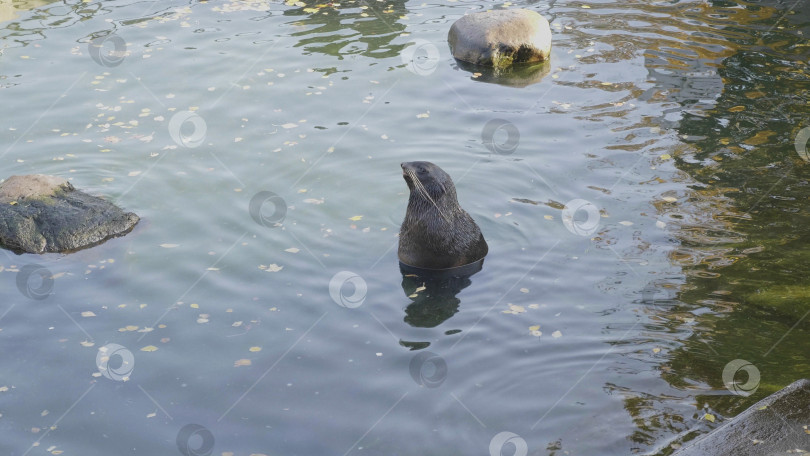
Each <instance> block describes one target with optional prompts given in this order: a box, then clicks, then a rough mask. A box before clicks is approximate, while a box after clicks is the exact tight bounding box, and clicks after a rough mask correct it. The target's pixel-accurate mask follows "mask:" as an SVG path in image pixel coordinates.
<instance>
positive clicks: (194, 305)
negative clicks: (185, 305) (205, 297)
mask: <svg viewBox="0 0 810 456" xmlns="http://www.w3.org/2000/svg"><path fill="white" fill-rule="evenodd" d="M189 307H191V308H192V309H199V308H200V305H199V304H197V303H196V302H195V303H191V304H189Z"/></svg>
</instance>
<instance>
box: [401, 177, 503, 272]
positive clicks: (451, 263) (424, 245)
mask: <svg viewBox="0 0 810 456" xmlns="http://www.w3.org/2000/svg"><path fill="white" fill-rule="evenodd" d="M402 175H403V177H404V179H405V182H406V183H407V184H408V188H409V189H410V190H411V196H410V198H409V199H408V210H407V212H406V213H405V220H404V221H403V222H402V227H401V228H400V231H399V261H401V262H403V263H405V264H407V265H410V266H415V267H418V268H426V269H446V268H453V267H456V266H463V265H465V264H469V263H472V262H474V261H478V260H480V259H481V258H484V256H486V254H487V252H488V251H489V247H488V246H487V242H486V241H485V240H484V236H483V235H482V234H481V230H480V229H479V228H478V225H476V224H475V221H474V220H473V219H472V217H470V214H468V213H467V212H466V211H464V209H462V208H461V207H460V206H459V205H458V200H457V199H456V187H455V185H453V180H452V179H451V178H450V176H449V175H448V174H447V173H446V172H444V171H443V170H442V169H441V168H439V167H438V166H436V165H434V164H433V163H430V162H424V161H417V162H408V163H403V164H402Z"/></svg>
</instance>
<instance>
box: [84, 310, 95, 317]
mask: <svg viewBox="0 0 810 456" xmlns="http://www.w3.org/2000/svg"><path fill="white" fill-rule="evenodd" d="M95 316H96V314H94V313H93V312H91V311H89V310H85V311H84V312H82V317H95Z"/></svg>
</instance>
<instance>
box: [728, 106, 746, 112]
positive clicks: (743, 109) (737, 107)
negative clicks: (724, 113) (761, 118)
mask: <svg viewBox="0 0 810 456" xmlns="http://www.w3.org/2000/svg"><path fill="white" fill-rule="evenodd" d="M728 110H729V111H731V112H740V111H745V106H734V107H733V108H729V109H728Z"/></svg>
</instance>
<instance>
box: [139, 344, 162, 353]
mask: <svg viewBox="0 0 810 456" xmlns="http://www.w3.org/2000/svg"><path fill="white" fill-rule="evenodd" d="M157 349H158V348H157V347H155V346H154V345H147V346H146V347H143V348H142V349H141V351H142V352H153V351H155V350H157Z"/></svg>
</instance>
